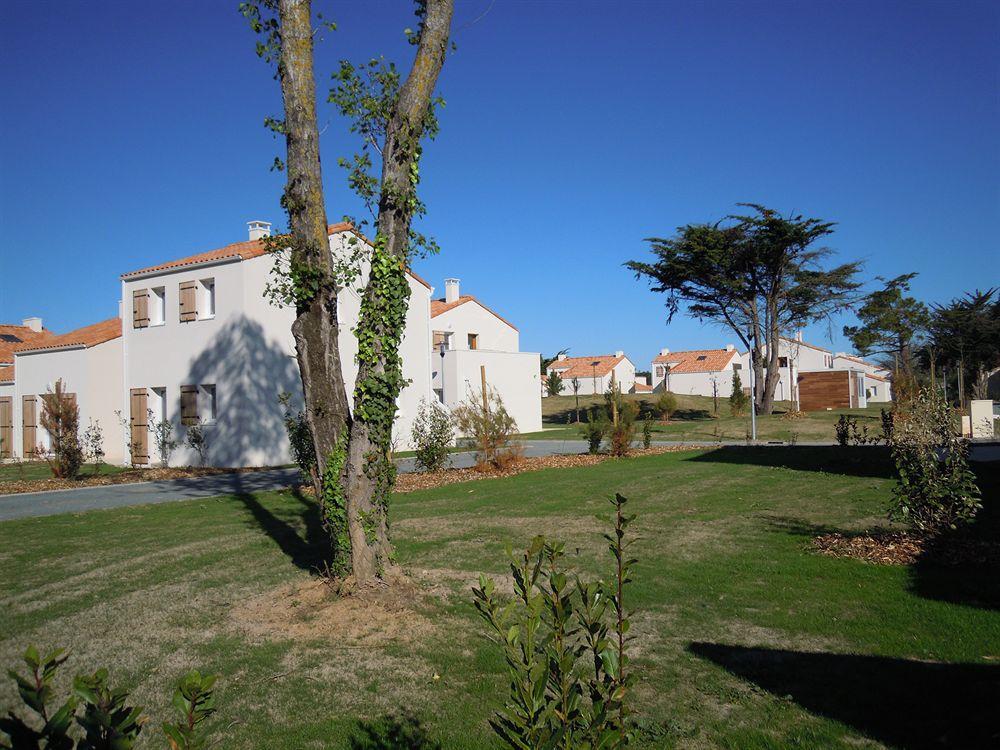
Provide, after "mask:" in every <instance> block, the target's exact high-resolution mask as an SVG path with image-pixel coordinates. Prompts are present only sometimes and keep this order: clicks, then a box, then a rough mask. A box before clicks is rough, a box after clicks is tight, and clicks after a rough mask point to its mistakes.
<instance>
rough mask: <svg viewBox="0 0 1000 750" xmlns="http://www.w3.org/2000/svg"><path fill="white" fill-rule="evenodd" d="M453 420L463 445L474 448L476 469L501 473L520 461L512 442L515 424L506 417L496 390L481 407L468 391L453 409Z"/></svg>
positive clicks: (479, 401)
mask: <svg viewBox="0 0 1000 750" xmlns="http://www.w3.org/2000/svg"><path fill="white" fill-rule="evenodd" d="M454 418H455V424H456V425H457V426H458V429H459V430H460V431H461V432H462V433H463V434H464V435H465V438H464V442H466V443H468V444H471V446H472V447H473V448H475V450H476V460H477V463H478V466H479V468H481V469H485V468H493V469H498V470H503V469H505V468H507V467H508V466H510V465H511V464H513V463H516V462H517V461H519V460H520V459H521V455H522V452H523V449H522V447H521V446H520V445H517V444H515V443H514V442H513V440H514V438H515V437H516V436H517V422H515V421H514V418H513V417H511V416H510V414H508V413H507V409H506V408H504V405H503V399H501V398H500V394H499V393H497V392H496V389H493V388H491V389H489V391H488V392H487V401H486V403H485V404H484V403H483V401H482V399H480V398H479V397H477V396H476V395H475V394H474V393H472V392H471V391H470V393H469V395H468V396H467V397H466V400H465V401H464V402H463V403H462V404H460V405H459V406H458V407H457V408H456V409H455V411H454Z"/></svg>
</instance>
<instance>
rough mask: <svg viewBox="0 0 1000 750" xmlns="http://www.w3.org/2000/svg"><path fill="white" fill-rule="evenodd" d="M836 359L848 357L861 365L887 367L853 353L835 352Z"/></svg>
mask: <svg viewBox="0 0 1000 750" xmlns="http://www.w3.org/2000/svg"><path fill="white" fill-rule="evenodd" d="M834 359H848V360H850V361H851V362H857V363H858V364H859V365H864V366H865V367H874V368H875V369H876V370H884V369H885V368H884V367H882V366H881V365H877V364H875V363H874V362H868V361H867V360H864V359H861V357H855V356H854V355H853V354H835V355H834Z"/></svg>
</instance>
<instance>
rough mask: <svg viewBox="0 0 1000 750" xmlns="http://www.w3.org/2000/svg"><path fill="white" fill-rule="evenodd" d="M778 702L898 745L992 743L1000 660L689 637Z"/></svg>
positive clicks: (695, 649)
mask: <svg viewBox="0 0 1000 750" xmlns="http://www.w3.org/2000/svg"><path fill="white" fill-rule="evenodd" d="M688 650H689V651H690V652H691V653H693V654H695V655H697V656H700V657H702V658H703V659H708V660H709V661H712V662H714V663H715V664H718V665H719V666H721V667H723V668H724V669H726V670H727V671H728V672H730V673H732V674H734V675H736V676H738V677H740V678H742V679H745V680H748V681H750V682H752V683H754V684H755V685H758V686H759V687H761V688H763V689H764V690H766V691H767V692H769V693H771V694H773V695H774V696H776V697H778V698H779V699H781V700H788V699H791V700H794V701H795V702H796V703H798V704H799V705H800V706H802V707H803V708H805V709H806V710H807V711H810V712H811V713H814V714H817V715H819V716H825V717H827V718H829V719H833V720H835V721H839V722H842V723H844V724H848V725H850V726H852V727H854V728H855V729H856V730H858V731H859V732H861V733H863V734H864V735H866V736H868V737H871V738H873V739H876V740H878V741H879V742H883V743H885V744H887V745H891V746H893V747H900V748H911V749H913V750H923V749H924V748H928V749H930V748H962V749H963V750H966V749H967V750H972V749H973V748H988V747H989V748H995V747H998V746H1000V722H998V721H997V707H998V706H1000V666H994V665H988V664H942V663H932V662H922V661H914V660H910V659H894V658H889V657H882V656H860V655H855V654H829V653H808V652H801V651H786V650H782V649H767V648H747V647H745V646H733V645H726V644H721V643H692V644H690V645H689V646H688Z"/></svg>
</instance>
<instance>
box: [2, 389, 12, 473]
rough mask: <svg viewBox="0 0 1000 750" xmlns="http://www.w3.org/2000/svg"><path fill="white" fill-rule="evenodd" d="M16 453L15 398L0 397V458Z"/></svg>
mask: <svg viewBox="0 0 1000 750" xmlns="http://www.w3.org/2000/svg"><path fill="white" fill-rule="evenodd" d="M12 455H14V399H12V398H11V397H10V396H2V397H0V458H10V457H11V456H12Z"/></svg>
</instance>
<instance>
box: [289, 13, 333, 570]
mask: <svg viewBox="0 0 1000 750" xmlns="http://www.w3.org/2000/svg"><path fill="white" fill-rule="evenodd" d="M278 12H279V18H280V23H281V55H280V59H279V62H278V75H279V78H280V80H281V94H282V98H283V100H284V107H285V123H284V127H285V141H286V145H287V149H288V158H287V167H288V184H287V186H286V188H285V197H284V203H285V207H286V209H287V210H288V228H289V232H290V234H291V238H290V245H291V266H292V269H293V272H295V271H296V270H298V271H302V272H304V274H305V276H306V277H307V278H308V277H315V278H317V279H318V284H317V287H316V289H315V291H314V292H313V293H309V292H307V291H303V290H297V294H296V309H295V321H294V323H293V324H292V335H293V337H294V338H295V352H296V357H297V358H298V364H299V374H300V377H301V378H302V392H303V394H304V397H305V414H306V419H307V421H308V423H309V430H310V432H311V433H312V437H313V443H314V445H315V448H316V465H317V471H316V472H315V474H314V477H313V483H314V487H315V490H316V497H317V500H318V501H320V502H321V503H322V505H323V514H324V521H325V522H326V523H327V524H328V525H332V526H333V528H331V529H330V530H331V534H332V536H333V539H334V550H333V552H334V555H333V559H334V561H335V562H336V560H338V559H344V558H346V555H347V554H348V550H347V549H345V548H344V546H343V541H344V539H343V536H342V534H340V533H338V530H337V528H336V527H337V526H338V524H339V525H340V526H342V525H343V517H342V516H343V514H342V512H341V511H339V510H338V508H337V507H336V501H335V499H334V498H329V497H326V495H327V494H329V493H328V492H324V487H323V477H324V475H325V474H326V470H327V465H328V463H329V461H330V460H331V458H333V460H336V455H337V448H338V445H341V444H342V440H343V439H344V436H345V435H346V430H347V426H348V424H349V422H350V411H349V408H348V403H347V393H346V390H345V387H344V377H343V371H342V368H341V361H340V348H339V345H338V333H337V329H338V324H337V292H338V291H339V290H338V287H337V283H336V279H335V278H334V277H333V273H332V268H331V266H332V263H331V258H330V246H329V237H328V235H327V224H326V207H325V204H324V199H323V180H322V172H321V169H320V157H319V132H318V130H317V127H316V84H315V80H314V77H313V36H312V24H311V8H310V0H280V3H279V8H278ZM293 283H294V277H293ZM338 539H340V543H338V542H337V540H338Z"/></svg>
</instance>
